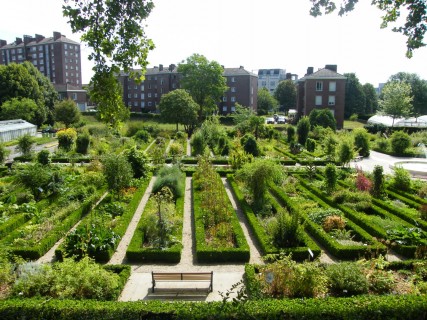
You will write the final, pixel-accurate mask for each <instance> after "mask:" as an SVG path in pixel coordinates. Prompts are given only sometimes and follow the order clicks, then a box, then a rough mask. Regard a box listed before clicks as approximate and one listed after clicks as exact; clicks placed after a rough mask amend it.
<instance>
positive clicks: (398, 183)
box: [392, 166, 411, 191]
mask: <svg viewBox="0 0 427 320" xmlns="http://www.w3.org/2000/svg"><path fill="white" fill-rule="evenodd" d="M392 186H393V187H394V188H396V189H397V190H402V191H409V190H411V174H410V173H409V171H408V170H405V169H404V168H403V167H401V166H395V167H394V175H393V180H392Z"/></svg>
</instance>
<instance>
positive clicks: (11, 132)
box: [0, 119, 37, 142]
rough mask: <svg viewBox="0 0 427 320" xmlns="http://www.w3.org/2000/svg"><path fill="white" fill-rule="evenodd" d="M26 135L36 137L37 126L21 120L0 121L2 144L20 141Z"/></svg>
mask: <svg viewBox="0 0 427 320" xmlns="http://www.w3.org/2000/svg"><path fill="white" fill-rule="evenodd" d="M26 134H29V135H31V136H35V135H36V134H37V126H36V125H34V124H31V123H29V122H27V121H25V120H21V119H18V120H5V121H0V142H7V141H11V140H14V139H18V138H19V137H22V136H23V135H26Z"/></svg>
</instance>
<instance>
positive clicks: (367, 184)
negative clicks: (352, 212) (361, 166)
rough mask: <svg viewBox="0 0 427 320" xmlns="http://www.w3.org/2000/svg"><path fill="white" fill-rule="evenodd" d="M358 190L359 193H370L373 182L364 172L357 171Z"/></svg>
mask: <svg viewBox="0 0 427 320" xmlns="http://www.w3.org/2000/svg"><path fill="white" fill-rule="evenodd" d="M356 188H357V190H359V191H368V192H369V191H371V189H372V181H371V180H369V178H368V177H366V176H365V174H364V173H363V171H362V170H358V171H357V177H356Z"/></svg>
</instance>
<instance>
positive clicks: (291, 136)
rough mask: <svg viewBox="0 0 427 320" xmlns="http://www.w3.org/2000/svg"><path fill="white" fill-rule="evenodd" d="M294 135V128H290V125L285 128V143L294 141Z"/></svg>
mask: <svg viewBox="0 0 427 320" xmlns="http://www.w3.org/2000/svg"><path fill="white" fill-rule="evenodd" d="M295 134H296V131H295V127H294V126H291V125H288V126H286V141H287V142H288V143H291V142H294V141H295Z"/></svg>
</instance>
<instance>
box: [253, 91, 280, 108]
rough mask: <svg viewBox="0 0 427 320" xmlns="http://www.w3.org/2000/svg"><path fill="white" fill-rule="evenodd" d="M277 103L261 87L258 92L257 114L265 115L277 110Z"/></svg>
mask: <svg viewBox="0 0 427 320" xmlns="http://www.w3.org/2000/svg"><path fill="white" fill-rule="evenodd" d="M278 105H279V103H278V102H277V100H276V99H275V98H274V97H273V96H272V95H271V94H270V92H268V89H267V88H265V87H263V88H261V89H259V90H258V100H257V112H258V115H265V114H269V113H272V112H275V111H276V110H277V107H278Z"/></svg>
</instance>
